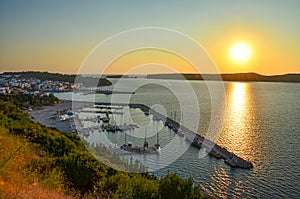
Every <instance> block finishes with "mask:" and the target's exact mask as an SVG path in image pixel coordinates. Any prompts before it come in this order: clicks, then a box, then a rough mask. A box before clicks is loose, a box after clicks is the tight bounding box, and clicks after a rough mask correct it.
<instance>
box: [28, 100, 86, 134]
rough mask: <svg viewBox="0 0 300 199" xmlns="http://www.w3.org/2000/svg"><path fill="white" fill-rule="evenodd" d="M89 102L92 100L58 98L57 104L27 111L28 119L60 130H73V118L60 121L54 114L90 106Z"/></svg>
mask: <svg viewBox="0 0 300 199" xmlns="http://www.w3.org/2000/svg"><path fill="white" fill-rule="evenodd" d="M91 104H92V102H80V101H71V100H60V102H59V103H57V104H54V105H51V106H43V107H42V108H41V109H33V110H32V111H30V112H28V113H29V115H30V119H31V120H32V121H33V122H35V123H39V124H42V125H44V126H46V127H50V128H51V127H52V128H57V129H58V130H59V131H61V132H73V131H74V130H75V128H74V126H75V125H74V120H73V119H70V120H65V121H61V120H59V119H58V118H57V117H54V116H56V115H57V113H58V112H60V111H68V110H69V111H74V110H77V109H81V108H84V107H87V106H90V105H91Z"/></svg>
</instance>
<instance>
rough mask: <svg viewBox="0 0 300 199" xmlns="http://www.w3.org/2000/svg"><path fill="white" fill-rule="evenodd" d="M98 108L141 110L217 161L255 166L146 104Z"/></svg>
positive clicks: (242, 166)
mask: <svg viewBox="0 0 300 199" xmlns="http://www.w3.org/2000/svg"><path fill="white" fill-rule="evenodd" d="M95 105H97V106H129V108H135V109H136V108H139V109H141V110H142V111H143V112H144V114H145V115H147V116H148V115H153V119H155V120H162V121H164V125H165V126H167V127H168V128H170V129H172V130H173V131H174V132H175V133H176V134H178V135H179V136H182V137H184V136H185V140H186V141H187V142H190V143H191V146H194V147H196V148H199V149H200V148H201V147H205V149H208V151H209V153H208V154H209V155H210V156H212V157H215V158H217V159H224V162H225V163H226V164H228V165H230V166H231V167H233V168H242V169H251V168H253V164H252V163H251V162H249V161H247V160H244V159H242V158H241V157H238V156H237V155H235V154H234V153H232V152H229V151H228V150H227V149H225V148H223V147H221V146H219V145H218V144H216V143H214V142H212V141H211V140H209V139H205V138H204V137H203V136H200V135H199V134H197V133H195V132H193V131H191V130H190V129H188V128H186V127H184V126H183V125H180V124H179V123H178V122H176V121H174V120H173V119H171V118H169V117H166V116H164V115H162V114H160V113H159V112H157V111H155V110H153V109H150V108H149V107H148V106H146V105H144V104H133V103H130V104H127V103H105V102H95Z"/></svg>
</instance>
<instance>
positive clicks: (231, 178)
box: [56, 78, 300, 198]
mask: <svg viewBox="0 0 300 199" xmlns="http://www.w3.org/2000/svg"><path fill="white" fill-rule="evenodd" d="M110 80H111V81H112V82H113V86H110V87H104V88H103V87H102V88H100V89H104V90H105V89H106V90H115V91H130V92H134V93H131V94H130V93H119V94H117V93H116V94H113V95H105V94H82V93H56V96H57V97H58V98H60V99H65V100H72V99H73V100H77V101H95V102H124V103H141V104H145V105H147V106H149V107H151V108H152V109H154V110H156V111H158V112H160V113H162V114H163V115H166V116H168V117H170V118H172V119H173V120H175V121H178V122H179V123H180V124H181V125H183V126H185V127H187V128H189V129H191V130H193V131H194V132H197V133H198V134H200V135H202V136H205V137H206V138H208V139H210V140H213V141H214V142H216V143H217V144H218V145H220V146H222V147H224V148H226V149H227V150H228V151H230V152H233V153H234V154H236V155H238V156H239V157H242V158H243V159H246V160H249V161H251V162H252V163H253V166H254V167H253V169H249V170H247V169H238V168H231V167H230V166H229V165H227V164H225V163H224V160H222V159H221V160H217V159H215V158H213V157H210V156H209V155H206V153H202V152H203V151H202V152H201V151H199V149H197V148H195V147H191V146H189V144H188V143H187V142H186V141H185V140H184V138H183V137H180V136H178V135H177V134H175V132H173V131H172V130H170V129H169V128H167V127H165V126H164V123H163V121H155V120H153V118H151V117H152V116H147V115H145V114H144V113H143V112H142V111H141V110H139V109H129V108H127V109H126V108H124V110H123V111H124V112H126V113H127V114H116V115H115V116H114V121H115V123H117V124H124V123H127V124H129V123H130V124H133V123H134V124H137V125H138V126H139V128H136V129H135V130H132V131H128V132H127V133H126V135H127V137H126V139H127V141H128V140H129V141H131V142H133V143H134V144H136V145H142V144H143V142H144V139H145V137H146V138H147V141H148V142H149V144H155V143H156V142H157V139H158V140H159V143H160V145H161V147H162V152H161V155H159V156H157V155H150V156H141V157H139V160H140V161H141V162H142V163H143V164H145V165H146V166H148V167H149V171H150V173H153V174H154V175H156V176H157V177H161V176H164V175H166V174H167V173H168V172H170V173H177V174H179V175H180V176H182V177H183V178H189V177H193V181H194V184H195V186H198V185H199V186H200V188H201V190H202V192H204V193H207V194H209V195H212V196H216V197H219V198H299V197H300V84H299V83H279V82H276V83H275V82H213V81H209V82H206V81H185V80H153V79H152V80H151V79H146V78H132V79H122V80H119V79H110ZM86 109H87V110H88V109H89V108H86ZM117 110H119V109H116V111H117ZM94 114H95V113H94ZM94 116H95V115H91V113H88V111H87V112H80V113H79V117H81V118H90V117H94ZM83 125H84V126H87V127H88V126H89V125H90V126H91V125H92V124H91V122H85V123H84V124H83ZM157 135H158V136H157ZM106 138H108V139H109V140H110V141H111V142H112V143H116V144H118V145H122V143H124V133H108V132H102V133H101V132H100V131H99V132H97V131H93V132H92V133H91V134H90V136H88V137H87V138H85V139H86V140H87V141H88V142H89V143H90V144H92V145H93V144H97V143H102V142H103V140H104V139H106Z"/></svg>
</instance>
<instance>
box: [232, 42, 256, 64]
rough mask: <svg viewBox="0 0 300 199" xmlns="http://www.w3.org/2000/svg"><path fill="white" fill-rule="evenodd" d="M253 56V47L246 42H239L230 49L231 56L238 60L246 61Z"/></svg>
mask: <svg viewBox="0 0 300 199" xmlns="http://www.w3.org/2000/svg"><path fill="white" fill-rule="evenodd" d="M250 56H251V49H250V47H249V45H247V44H245V43H237V44H235V45H234V46H233V47H231V49H230V57H231V59H233V60H234V61H236V62H245V61H247V60H248V59H249V58H250Z"/></svg>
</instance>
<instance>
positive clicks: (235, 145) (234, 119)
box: [211, 82, 256, 198]
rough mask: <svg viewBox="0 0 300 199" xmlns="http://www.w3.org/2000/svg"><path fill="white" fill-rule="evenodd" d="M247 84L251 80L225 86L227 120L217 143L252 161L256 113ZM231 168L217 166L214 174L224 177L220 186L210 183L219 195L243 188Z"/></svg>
mask: <svg viewBox="0 0 300 199" xmlns="http://www.w3.org/2000/svg"><path fill="white" fill-rule="evenodd" d="M248 87H249V84H248V83H240V82H232V83H229V84H228V87H227V89H226V91H227V99H226V101H227V107H226V120H225V124H224V129H223V131H222V133H221V136H220V138H219V140H218V144H220V145H222V146H224V147H225V148H226V149H228V150H229V151H231V152H233V153H235V154H236V155H238V156H240V157H242V158H244V159H247V160H250V161H253V150H255V146H256V142H255V139H254V137H255V136H256V135H254V134H255V132H254V131H253V130H252V125H253V121H254V120H255V118H254V117H255V115H254V114H253V107H252V105H253V104H252V102H251V100H252V96H251V93H250V91H249V88H248ZM231 172H232V171H231V170H230V171H227V170H226V169H224V168H222V167H215V171H214V173H213V174H212V176H211V178H212V179H213V180H216V181H221V183H218V187H215V185H213V184H212V185H211V189H212V190H214V192H215V194H216V195H218V196H221V197H225V198H226V195H227V194H228V191H229V190H231V191H233V190H235V191H236V192H240V191H242V190H239V189H240V187H241V186H240V185H239V183H240V182H239V181H234V180H233V179H232V174H231ZM220 187H221V189H220ZM220 190H222V191H220Z"/></svg>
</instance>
